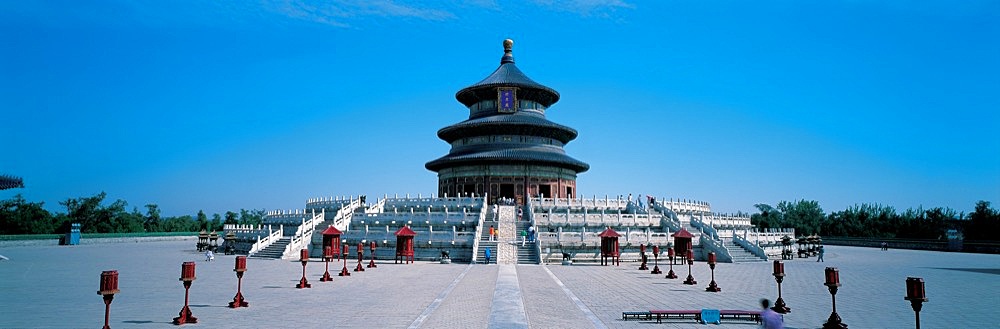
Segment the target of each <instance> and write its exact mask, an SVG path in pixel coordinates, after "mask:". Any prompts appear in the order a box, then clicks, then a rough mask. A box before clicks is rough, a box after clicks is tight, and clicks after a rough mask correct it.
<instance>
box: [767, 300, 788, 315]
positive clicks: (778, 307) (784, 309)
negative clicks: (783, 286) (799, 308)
mask: <svg viewBox="0 0 1000 329" xmlns="http://www.w3.org/2000/svg"><path fill="white" fill-rule="evenodd" d="M771 310H772V311H775V312H777V313H781V314H788V313H789V312H791V311H792V309H791V308H789V307H788V306H786V305H785V300H784V299H781V296H778V300H775V301H774V306H773V307H771Z"/></svg>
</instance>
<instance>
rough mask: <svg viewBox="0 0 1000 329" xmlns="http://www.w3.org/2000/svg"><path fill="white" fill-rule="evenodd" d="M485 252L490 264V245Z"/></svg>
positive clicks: (487, 262)
mask: <svg viewBox="0 0 1000 329" xmlns="http://www.w3.org/2000/svg"><path fill="white" fill-rule="evenodd" d="M484 253H485V254H486V264H489V263H490V247H486V251H485V252H484Z"/></svg>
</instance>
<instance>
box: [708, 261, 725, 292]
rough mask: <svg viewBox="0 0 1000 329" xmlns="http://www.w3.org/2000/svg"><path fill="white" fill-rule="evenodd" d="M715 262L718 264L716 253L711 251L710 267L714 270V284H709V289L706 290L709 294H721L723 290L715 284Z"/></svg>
mask: <svg viewBox="0 0 1000 329" xmlns="http://www.w3.org/2000/svg"><path fill="white" fill-rule="evenodd" d="M715 262H716V259H715V252H711V251H710V252H709V253H708V267H710V268H711V269H712V282H709V283H708V288H705V291H708V292H720V291H722V288H719V285H718V284H716V283H715Z"/></svg>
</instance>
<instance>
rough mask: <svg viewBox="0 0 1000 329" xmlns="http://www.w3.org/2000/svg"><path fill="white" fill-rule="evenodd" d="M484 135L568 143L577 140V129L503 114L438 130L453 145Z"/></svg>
mask: <svg viewBox="0 0 1000 329" xmlns="http://www.w3.org/2000/svg"><path fill="white" fill-rule="evenodd" d="M483 135H530V136H542V137H550V138H555V139H558V140H559V141H562V142H563V143H567V142H569V141H571V140H573V139H575V138H576V136H577V132H576V129H573V128H570V127H567V126H563V125H561V124H558V123H555V122H552V121H549V120H547V119H545V118H544V117H540V116H534V115H524V114H501V115H492V116H488V117H481V118H475V119H469V120H465V121H462V122H459V123H456V124H454V125H451V126H448V127H444V128H441V130H438V137H440V138H441V139H443V140H445V141H447V142H449V143H451V142H453V141H455V140H457V139H459V138H463V137H469V136H483Z"/></svg>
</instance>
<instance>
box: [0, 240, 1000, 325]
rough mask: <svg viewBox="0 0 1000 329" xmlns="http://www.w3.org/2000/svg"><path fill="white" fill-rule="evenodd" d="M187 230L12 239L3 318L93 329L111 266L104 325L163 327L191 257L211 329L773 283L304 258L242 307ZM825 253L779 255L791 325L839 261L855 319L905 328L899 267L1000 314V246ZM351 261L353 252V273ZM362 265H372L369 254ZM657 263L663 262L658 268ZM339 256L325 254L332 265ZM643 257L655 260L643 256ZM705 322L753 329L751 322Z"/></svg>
mask: <svg viewBox="0 0 1000 329" xmlns="http://www.w3.org/2000/svg"><path fill="white" fill-rule="evenodd" d="M194 242H195V240H186V241H158V242H140V243H131V244H128V245H127V246H126V245H124V244H121V243H117V244H91V245H78V246H13V247H11V246H7V247H0V255H3V256H5V257H8V258H9V259H10V260H4V261H0V291H2V292H3V293H2V295H0V296H2V297H0V327H3V328H29V327H30V328H81V327H99V326H101V325H102V323H103V321H104V312H103V311H104V305H103V302H102V300H101V297H100V296H99V295H98V294H97V293H96V291H97V289H98V284H99V281H100V280H99V278H100V273H101V271H103V270H109V269H117V270H118V272H119V275H120V277H119V282H120V289H121V293H120V294H118V295H117V296H116V297H115V299H114V302H113V303H112V305H111V322H110V324H111V327H112V328H172V327H175V326H174V325H172V324H170V321H171V319H172V318H173V317H175V316H177V312H178V311H179V310H180V309H181V307H182V306H183V302H184V289H183V287H182V285H181V282H180V281H178V278H179V277H180V265H181V263H182V262H184V261H197V280H196V281H194V284H193V286H192V287H191V309H192V312H193V314H194V316H196V317H198V319H199V323H197V324H188V325H185V326H189V327H213V328H219V327H222V328H234V327H243V328H266V327H271V328H329V327H371V328H405V327H422V328H484V327H490V328H509V327H526V326H530V327H536V328H589V327H595V328H607V327H615V328H618V327H627V328H692V327H700V326H701V325H699V324H695V323H694V322H691V321H690V320H671V321H667V322H665V323H663V324H656V323H655V321H645V320H642V321H636V320H630V321H622V320H621V314H622V312H623V311H645V310H649V309H701V308H714V309H744V310H755V309H757V303H758V300H759V299H760V298H768V299H771V300H772V301H773V300H774V298H775V297H776V294H777V292H776V286H775V283H774V278H773V277H772V276H771V274H770V273H771V265H770V263H764V262H762V263H743V264H719V266H718V267H717V270H716V281H717V283H718V284H719V286H720V287H721V288H722V292H719V293H710V292H705V287H706V286H707V285H708V282H709V281H710V274H709V269H708V266H707V265H705V263H702V262H698V263H696V264H695V266H694V273H693V275H694V277H695V278H696V279H697V281H698V284H697V285H694V286H688V285H684V284H682V283H681V281H683V280H682V279H683V278H684V277H686V276H687V267H686V266H683V267H682V266H675V268H674V271H675V272H677V274H678V275H680V276H681V279H675V280H668V279H665V278H664V277H663V275H651V274H649V272H648V271H639V270H637V268H638V264H637V263H622V266H620V267H602V266H596V265H586V266H578V265H574V266H562V265H555V264H553V265H495V264H491V265H468V264H448V265H444V264H439V263H436V262H433V263H432V262H418V263H416V264H411V265H396V264H392V262H391V260H388V261H387V260H383V261H380V262H378V264H379V267H378V268H376V269H368V270H367V271H365V272H353V271H352V274H353V275H352V276H350V277H339V276H335V277H334V281H333V282H320V281H319V277H320V276H321V275H322V273H323V263H322V262H319V261H318V260H316V261H314V262H311V263H309V265H308V267H307V270H306V272H307V278H308V280H309V282H310V283H311V284H312V288H311V289H296V288H295V284H296V283H297V282H298V280H299V278H300V276H301V271H302V266H301V265H300V263H299V262H297V261H287V260H265V259H250V260H248V272H247V273H246V276H244V279H243V294H244V296H245V298H246V300H247V301H248V302H249V303H250V306H249V307H248V308H240V309H229V308H227V307H226V305H227V303H228V302H230V301H232V298H233V295H235V293H236V275H235V274H234V273H233V271H232V269H233V263H234V260H233V259H234V256H226V255H222V254H216V258H215V261H214V262H207V261H205V260H204V256H203V255H202V254H201V253H198V252H197V251H195V248H194V245H195V243H194ZM825 256H826V262H824V263H817V262H816V261H815V258H808V259H801V260H800V259H796V260H793V261H786V265H785V270H786V273H787V274H788V276H787V277H786V278H785V281H784V284H783V293H784V296H783V297H784V299H785V301H786V303H787V304H788V306H789V307H791V309H792V312H791V313H789V314H787V315H786V316H785V324H786V326H787V327H788V328H818V327H820V326H822V324H823V322H824V321H825V320H826V318H827V317H828V316H829V314H830V294H829V292H828V291H827V288H826V287H825V286H823V268H824V267H826V266H836V267H838V268H839V269H840V277H841V282H842V283H843V286H842V287H841V288H840V291H839V292H838V294H837V310H838V313H839V314H840V315H841V317H842V318H843V321H844V323H846V324H848V325H849V326H850V328H912V327H913V311H912V310H911V308H910V305H909V302H907V301H904V300H903V296H904V294H905V289H904V280H905V279H906V277H907V276H919V277H923V278H924V280H925V281H926V284H927V286H926V290H927V296H928V298H930V301H929V302H928V303H925V304H924V308H923V311H922V312H921V320H922V326H923V327H924V328H979V327H989V326H992V325H990V323H994V321H995V316H996V315H998V314H1000V312H998V311H997V308H998V307H1000V299H997V296H998V295H1000V276H998V275H1000V255H986V254H962V253H943V252H931V251H911V250H889V251H880V250H879V249H875V248H856V247H841V246H827V247H826V255H825ZM355 264H356V260H354V261H351V260H349V262H348V264H347V267H348V269H351V270H353V268H354V266H353V265H355ZM366 264H367V261H366ZM660 265H661V266H660V268H661V270H663V271H664V272H666V271H667V266H666V265H665V264H660ZM342 266H343V265H342V263H331V265H330V268H331V273H334V274H335V273H336V272H339V269H340V268H341V267H342ZM650 267H652V264H650ZM712 326H713V327H714V328H756V325H754V324H752V323H746V322H732V323H725V322H724V323H723V324H722V325H719V326H715V325H712Z"/></svg>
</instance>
